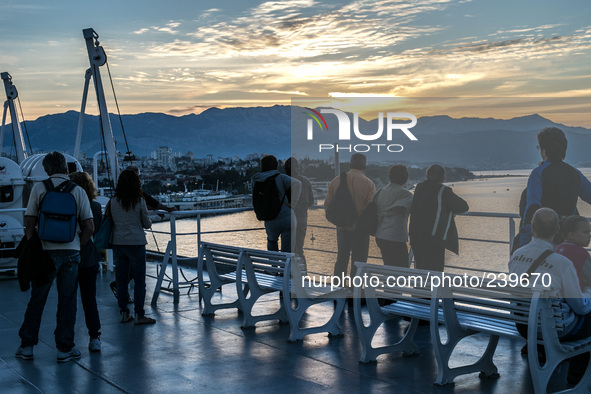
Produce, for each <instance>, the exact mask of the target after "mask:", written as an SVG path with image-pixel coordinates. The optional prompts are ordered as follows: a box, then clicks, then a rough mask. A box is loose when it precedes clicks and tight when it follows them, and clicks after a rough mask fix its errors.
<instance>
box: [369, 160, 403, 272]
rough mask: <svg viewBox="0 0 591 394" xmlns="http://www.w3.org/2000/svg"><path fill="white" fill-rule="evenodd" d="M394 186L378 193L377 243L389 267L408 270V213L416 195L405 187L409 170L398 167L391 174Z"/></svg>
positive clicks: (392, 168)
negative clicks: (406, 268)
mask: <svg viewBox="0 0 591 394" xmlns="http://www.w3.org/2000/svg"><path fill="white" fill-rule="evenodd" d="M388 178H390V183H389V184H388V185H387V186H386V187H384V188H383V189H381V190H380V191H378V192H377V193H376V196H375V197H374V198H375V202H376V205H377V207H378V228H377V230H376V244H377V245H378V247H379V248H380V251H381V252H382V259H383V260H384V264H385V265H391V266H397V267H408V246H407V244H406V242H407V241H408V214H409V212H410V207H411V205H412V193H411V192H410V191H408V190H406V189H405V188H404V187H403V186H404V184H405V183H406V181H407V180H408V169H407V168H406V166H404V165H394V166H392V167H390V170H389V171H388Z"/></svg>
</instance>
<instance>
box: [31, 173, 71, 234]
mask: <svg viewBox="0 0 591 394" xmlns="http://www.w3.org/2000/svg"><path fill="white" fill-rule="evenodd" d="M43 185H45V189H46V190H47V192H46V193H45V196H43V199H42V200H41V206H40V208H39V238H40V239H41V240H42V241H47V242H56V243H68V242H72V241H73V240H74V238H75V237H76V223H77V221H78V220H77V219H78V218H77V217H76V213H77V212H78V209H77V206H76V199H75V198H74V196H73V195H72V193H71V192H72V190H74V188H75V187H76V184H75V183H74V182H71V181H64V182H62V183H60V184H59V185H58V186H57V187H55V186H53V182H52V181H51V179H46V180H44V181H43Z"/></svg>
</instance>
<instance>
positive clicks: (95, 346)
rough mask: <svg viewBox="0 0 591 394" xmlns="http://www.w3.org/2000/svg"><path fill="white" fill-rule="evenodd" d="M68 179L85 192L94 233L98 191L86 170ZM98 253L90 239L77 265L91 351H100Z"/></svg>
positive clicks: (98, 217)
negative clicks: (97, 290)
mask: <svg viewBox="0 0 591 394" xmlns="http://www.w3.org/2000/svg"><path fill="white" fill-rule="evenodd" d="M69 177H70V180H71V181H72V182H74V183H75V184H77V185H78V186H80V187H81V188H82V189H84V191H85V192H86V196H87V197H88V201H89V202H90V209H91V210H92V219H93V221H94V234H96V232H97V231H98V229H99V226H100V225H101V220H102V216H103V215H102V212H101V204H100V203H99V202H98V201H95V198H96V197H97V195H98V191H97V189H96V186H95V185H94V182H93V180H92V178H91V177H90V175H89V174H88V173H86V172H73V173H71V174H69ZM99 260H100V253H99V251H98V249H97V248H96V246H95V245H94V242H93V240H92V239H90V240H88V242H86V243H85V244H84V245H81V246H80V266H79V267H78V284H79V285H80V299H81V300H82V308H83V309H84V319H85V321H86V328H87V329H88V336H89V337H90V340H89V342H88V349H89V350H90V351H91V352H100V351H101V320H100V317H99V312H98V307H97V305H96V277H97V275H98V270H99Z"/></svg>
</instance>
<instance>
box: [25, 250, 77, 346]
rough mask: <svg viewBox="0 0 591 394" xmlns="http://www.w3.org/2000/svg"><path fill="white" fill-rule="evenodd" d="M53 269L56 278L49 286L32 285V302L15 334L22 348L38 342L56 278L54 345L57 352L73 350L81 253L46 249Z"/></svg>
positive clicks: (30, 301)
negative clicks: (42, 320)
mask: <svg viewBox="0 0 591 394" xmlns="http://www.w3.org/2000/svg"><path fill="white" fill-rule="evenodd" d="M48 253H49V255H50V256H51V259H52V260H53V263H54V264H55V266H56V270H55V276H54V277H53V278H51V280H50V281H49V282H48V283H44V284H39V282H38V281H35V280H33V281H32V282H31V299H30V300H29V304H28V305H27V310H26V312H25V319H24V321H23V324H22V326H21V328H20V330H19V332H18V334H19V336H20V338H21V346H22V347H27V346H35V345H37V343H39V327H41V317H42V315H43V309H44V308H45V303H46V302H47V296H48V295H49V290H50V289H51V285H52V284H53V280H54V279H55V278H57V281H56V283H57V293H58V303H57V324H56V327H55V331H54V335H55V344H56V347H57V348H58V350H60V351H62V352H69V351H70V349H72V348H73V347H74V345H75V344H74V326H75V325H76V302H77V299H76V293H77V291H78V264H79V263H80V253H79V252H78V251H77V250H49V251H48Z"/></svg>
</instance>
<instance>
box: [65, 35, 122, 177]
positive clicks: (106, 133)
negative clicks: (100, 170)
mask: <svg viewBox="0 0 591 394" xmlns="http://www.w3.org/2000/svg"><path fill="white" fill-rule="evenodd" d="M82 33H83V35H84V39H85V40H86V49H87V51H88V59H89V61H90V68H89V69H88V70H86V75H85V82H84V90H83V93H82V105H81V107H80V117H79V119H78V130H77V133H76V145H75V148H74V157H76V158H78V157H79V154H80V143H81V140H82V129H83V127H84V111H85V110H86V100H87V97H88V88H89V86H90V79H91V78H92V80H93V82H94V89H95V92H96V99H97V102H98V108H99V112H100V118H99V120H100V126H101V134H102V139H103V143H104V149H105V151H103V152H102V154H104V153H105V152H106V155H107V158H108V161H107V163H108V164H107V165H108V171H109V173H110V177H111V179H112V181H113V185H116V184H117V179H118V177H119V165H118V162H117V150H116V147H115V138H114V137H113V129H112V127H111V121H110V119H109V112H108V110H107V101H106V100H105V92H104V90H103V82H102V79H101V72H100V67H101V66H103V65H104V64H105V63H106V62H107V55H106V53H105V50H104V49H103V47H102V46H101V45H100V42H99V41H98V38H99V35H98V34H97V33H96V32H95V31H94V29H92V28H89V29H84V30H82ZM94 181H95V183H97V181H98V180H97V179H95V180H94ZM97 184H98V183H97Z"/></svg>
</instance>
